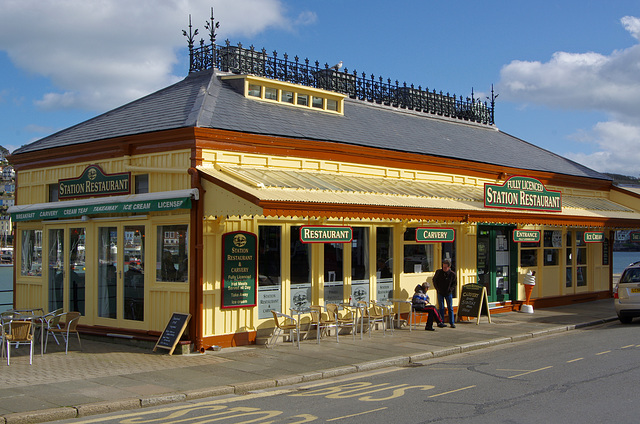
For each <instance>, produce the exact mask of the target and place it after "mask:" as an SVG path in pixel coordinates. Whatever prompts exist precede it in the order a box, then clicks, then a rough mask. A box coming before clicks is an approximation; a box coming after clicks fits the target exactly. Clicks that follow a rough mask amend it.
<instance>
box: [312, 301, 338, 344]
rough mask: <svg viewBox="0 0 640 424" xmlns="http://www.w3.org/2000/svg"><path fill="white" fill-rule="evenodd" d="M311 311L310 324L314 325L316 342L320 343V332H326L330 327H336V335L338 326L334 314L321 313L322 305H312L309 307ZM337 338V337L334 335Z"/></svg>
mask: <svg viewBox="0 0 640 424" xmlns="http://www.w3.org/2000/svg"><path fill="white" fill-rule="evenodd" d="M310 309H311V311H310V314H311V325H314V326H315V327H316V338H317V340H318V341H317V343H320V338H321V337H322V333H324V332H328V330H329V329H330V328H332V327H333V328H335V329H336V336H337V333H338V327H337V326H336V319H335V316H333V315H331V314H329V313H327V314H323V313H322V306H319V305H313V306H311V307H310ZM336 338H337V337H336Z"/></svg>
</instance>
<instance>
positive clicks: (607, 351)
mask: <svg viewBox="0 0 640 424" xmlns="http://www.w3.org/2000/svg"><path fill="white" fill-rule="evenodd" d="M605 353H611V351H610V350H605V351H604V352H600V353H596V356H598V355H604V354H605Z"/></svg>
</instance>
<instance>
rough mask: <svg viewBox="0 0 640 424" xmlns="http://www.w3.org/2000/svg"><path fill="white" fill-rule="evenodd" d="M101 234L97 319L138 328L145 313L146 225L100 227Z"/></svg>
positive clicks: (105, 322)
mask: <svg viewBox="0 0 640 424" xmlns="http://www.w3.org/2000/svg"><path fill="white" fill-rule="evenodd" d="M97 235H98V272H97V274H98V278H97V283H98V284H97V300H98V305H97V319H98V320H99V322H101V323H102V324H106V325H115V323H114V321H113V320H115V321H117V322H118V324H117V325H120V326H125V327H135V326H136V325H135V324H134V325H132V324H133V323H134V322H136V321H144V311H145V308H144V305H145V278H144V270H145V243H144V242H145V226H144V225H117V224H114V225H107V226H100V227H98V231H97ZM127 323H129V324H127Z"/></svg>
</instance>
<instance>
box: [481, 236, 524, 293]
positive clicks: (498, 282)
mask: <svg viewBox="0 0 640 424" xmlns="http://www.w3.org/2000/svg"><path fill="white" fill-rule="evenodd" d="M512 233H513V227H507V226H488V225H487V226H485V225H481V226H479V227H478V237H477V249H478V250H477V257H478V263H477V265H478V268H477V272H478V284H482V285H483V286H484V287H485V288H486V289H487V295H488V297H489V302H499V301H505V300H510V299H513V295H512V293H515V284H516V283H517V275H516V274H515V271H516V268H517V258H516V256H515V255H516V254H517V249H516V248H515V245H514V243H513V239H512Z"/></svg>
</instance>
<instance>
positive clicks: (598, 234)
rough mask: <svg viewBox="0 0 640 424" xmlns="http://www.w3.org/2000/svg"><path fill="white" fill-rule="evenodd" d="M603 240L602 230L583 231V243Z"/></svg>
mask: <svg viewBox="0 0 640 424" xmlns="http://www.w3.org/2000/svg"><path fill="white" fill-rule="evenodd" d="M603 240H604V233H603V232H602V231H585V232H584V242H585V243H602V241H603Z"/></svg>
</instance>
